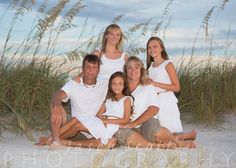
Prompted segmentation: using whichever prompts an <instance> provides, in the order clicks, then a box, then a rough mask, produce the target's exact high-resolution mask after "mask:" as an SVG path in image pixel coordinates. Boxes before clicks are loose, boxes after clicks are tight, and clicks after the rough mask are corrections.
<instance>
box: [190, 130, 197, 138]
mask: <svg viewBox="0 0 236 168" xmlns="http://www.w3.org/2000/svg"><path fill="white" fill-rule="evenodd" d="M190 134H191V135H192V140H193V141H194V140H195V139H196V137H197V131H195V129H193V130H192V131H191V132H190Z"/></svg>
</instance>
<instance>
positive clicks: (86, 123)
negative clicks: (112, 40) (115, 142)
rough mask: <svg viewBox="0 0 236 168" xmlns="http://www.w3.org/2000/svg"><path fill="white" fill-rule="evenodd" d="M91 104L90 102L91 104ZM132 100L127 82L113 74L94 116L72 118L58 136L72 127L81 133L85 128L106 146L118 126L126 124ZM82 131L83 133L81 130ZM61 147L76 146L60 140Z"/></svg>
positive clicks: (73, 143) (68, 141)
mask: <svg viewBox="0 0 236 168" xmlns="http://www.w3.org/2000/svg"><path fill="white" fill-rule="evenodd" d="M91 103H92V102H91ZM132 104H133V99H132V96H131V93H130V91H129V88H128V84H127V80H126V77H125V75H124V74H123V72H120V71H118V72H115V73H114V74H112V76H111V77H110V79H109V83H108V91H107V96H106V100H105V102H104V103H103V104H102V106H101V108H100V110H99V111H98V113H97V115H96V116H82V117H76V118H73V119H72V120H71V121H69V122H68V123H67V124H66V125H65V126H63V127H62V128H61V130H60V134H67V131H71V130H70V129H71V128H72V127H73V131H75V129H76V128H77V131H81V124H82V127H83V128H84V127H85V128H86V129H87V130H86V131H87V132H88V133H90V134H91V135H92V136H93V137H94V138H96V139H100V140H101V143H103V144H106V143H107V142H108V140H109V139H111V138H112V136H113V135H114V134H115V133H116V132H117V131H118V129H119V125H123V124H126V123H128V121H129V119H130V115H131V112H132ZM83 131H85V130H84V129H83ZM62 137H63V136H62ZM60 143H61V144H63V145H70V146H77V145H78V144H77V143H76V141H70V140H64V139H63V140H60Z"/></svg>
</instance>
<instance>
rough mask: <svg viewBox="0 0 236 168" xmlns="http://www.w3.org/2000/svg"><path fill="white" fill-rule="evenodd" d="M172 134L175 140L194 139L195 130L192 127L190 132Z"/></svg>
mask: <svg viewBox="0 0 236 168" xmlns="http://www.w3.org/2000/svg"><path fill="white" fill-rule="evenodd" d="M174 136H175V138H176V139H177V140H195V139H196V136H197V132H196V131H195V130H194V129H193V130H192V131H191V132H188V133H182V134H175V133H174Z"/></svg>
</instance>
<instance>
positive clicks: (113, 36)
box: [106, 28, 121, 46]
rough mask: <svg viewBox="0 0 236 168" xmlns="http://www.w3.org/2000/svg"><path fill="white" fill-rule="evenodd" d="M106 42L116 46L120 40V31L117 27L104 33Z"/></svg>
mask: <svg viewBox="0 0 236 168" xmlns="http://www.w3.org/2000/svg"><path fill="white" fill-rule="evenodd" d="M106 39H107V43H109V44H112V45H115V46H117V45H118V44H119V43H120V41H121V31H120V29H118V28H114V29H110V30H109V31H108V33H107V35H106Z"/></svg>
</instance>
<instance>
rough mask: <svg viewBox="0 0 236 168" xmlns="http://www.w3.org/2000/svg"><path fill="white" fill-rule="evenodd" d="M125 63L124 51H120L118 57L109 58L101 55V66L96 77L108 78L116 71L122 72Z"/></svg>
mask: <svg viewBox="0 0 236 168" xmlns="http://www.w3.org/2000/svg"><path fill="white" fill-rule="evenodd" d="M124 64H125V52H122V54H121V56H120V58H117V59H109V58H107V57H106V55H105V54H103V55H101V66H100V72H99V74H98V78H103V79H107V80H108V79H109V78H110V76H111V75H112V74H113V73H115V72H116V71H121V72H123V66H124Z"/></svg>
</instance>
